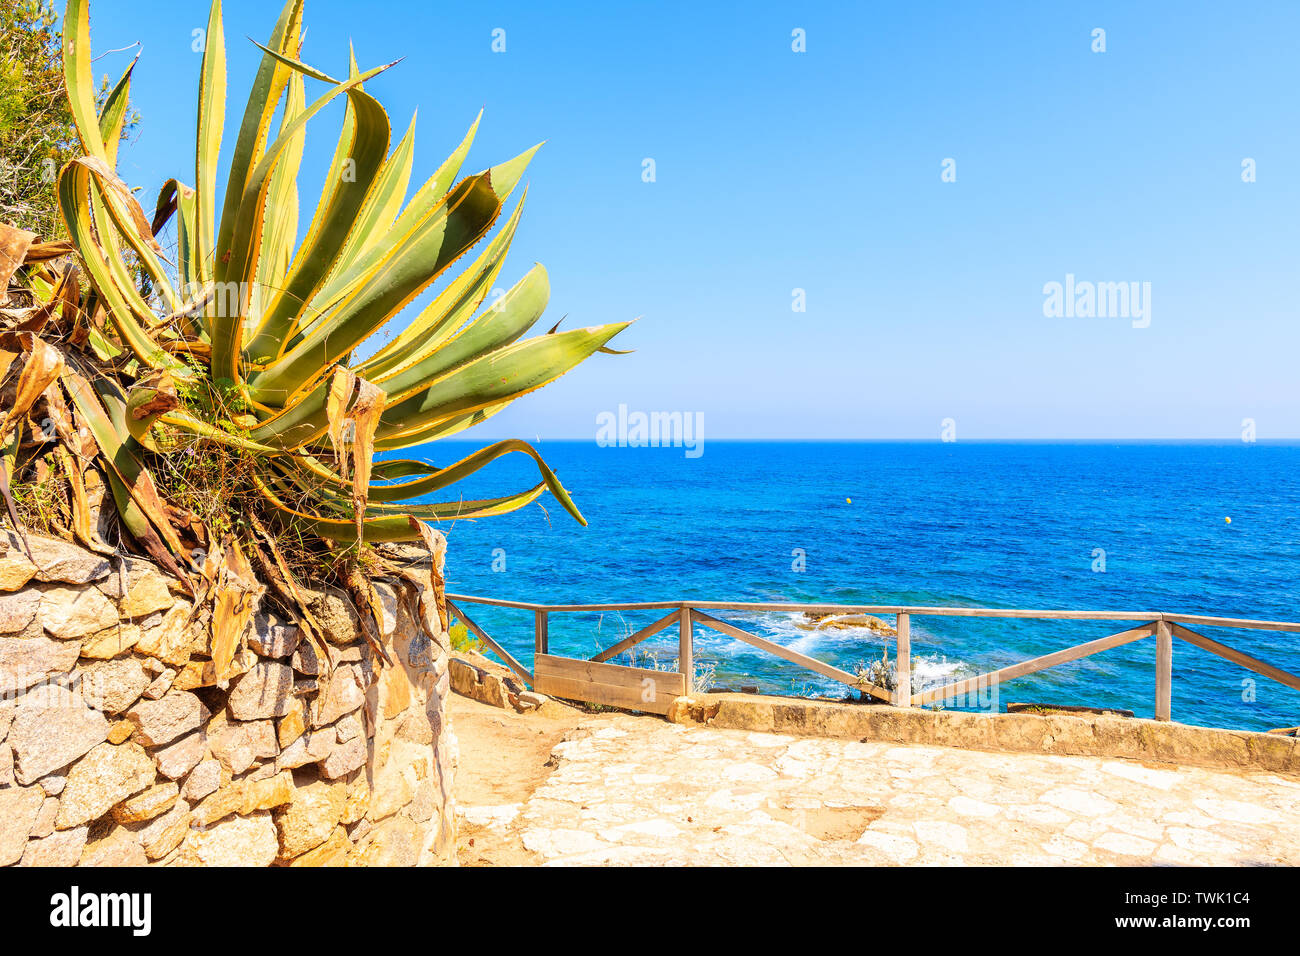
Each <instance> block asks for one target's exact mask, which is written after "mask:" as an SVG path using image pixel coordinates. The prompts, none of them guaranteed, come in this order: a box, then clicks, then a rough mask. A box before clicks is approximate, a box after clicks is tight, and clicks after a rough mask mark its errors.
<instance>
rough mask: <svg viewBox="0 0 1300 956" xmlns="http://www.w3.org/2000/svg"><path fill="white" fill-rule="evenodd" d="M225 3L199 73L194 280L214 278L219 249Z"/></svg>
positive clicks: (217, 3) (211, 23)
mask: <svg viewBox="0 0 1300 956" xmlns="http://www.w3.org/2000/svg"><path fill="white" fill-rule="evenodd" d="M223 32H224V28H223V27H222V23H221V0H213V3H212V10H211V11H210V12H209V14H208V28H207V33H206V34H205V39H206V43H205V46H204V50H203V66H202V68H201V69H200V71H199V119H198V126H199V128H198V137H197V139H196V140H195V156H194V192H195V210H194V225H193V228H192V230H191V234H192V236H193V239H192V243H191V249H190V251H189V255H188V256H187V257H186V258H187V264H188V265H189V271H190V274H191V277H192V278H191V280H190V281H202V280H205V279H210V278H212V275H213V272H212V259H213V257H214V248H215V242H216V239H215V235H216V234H215V229H216V222H215V219H216V197H217V161H218V159H219V157H220V155H221V132H222V124H223V123H224V122H225V118H226V42H225V38H224V37H223V35H222V34H223Z"/></svg>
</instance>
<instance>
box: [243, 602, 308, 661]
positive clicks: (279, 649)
mask: <svg viewBox="0 0 1300 956" xmlns="http://www.w3.org/2000/svg"><path fill="white" fill-rule="evenodd" d="M300 636H301V631H300V630H299V628H298V625H297V624H295V623H294V622H293V621H290V620H287V619H286V618H283V617H280V616H279V615H278V614H274V613H270V612H266V611H262V612H258V613H257V614H255V615H254V616H253V620H252V622H251V626H250V629H249V633H248V646H249V647H251V648H252V649H253V650H254V651H256V652H257V653H258V654H261V655H262V656H263V657H273V658H280V657H288V656H289V655H290V654H292V653H293V652H294V651H295V650H296V649H297V647H298V640H299V638H300Z"/></svg>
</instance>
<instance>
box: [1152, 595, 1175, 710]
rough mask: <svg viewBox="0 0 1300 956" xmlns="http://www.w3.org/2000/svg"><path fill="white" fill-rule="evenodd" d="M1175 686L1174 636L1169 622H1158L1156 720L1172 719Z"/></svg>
mask: <svg viewBox="0 0 1300 956" xmlns="http://www.w3.org/2000/svg"><path fill="white" fill-rule="evenodd" d="M1173 684H1174V636H1173V629H1172V628H1171V627H1170V626H1169V622H1168V621H1164V620H1161V621H1158V622H1156V720H1169V719H1171V714H1170V711H1171V709H1172V701H1173Z"/></svg>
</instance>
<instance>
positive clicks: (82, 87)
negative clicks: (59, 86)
mask: <svg viewBox="0 0 1300 956" xmlns="http://www.w3.org/2000/svg"><path fill="white" fill-rule="evenodd" d="M63 83H64V87H65V88H66V89H67V93H68V106H69V107H70V108H71V110H72V119H73V122H74V123H75V125H76V127H77V136H78V138H79V139H80V140H81V148H82V149H84V150H85V151H86V153H87V154H88V155H90V156H93V157H95V158H97V159H100V160H107V158H108V154H107V152H106V151H105V149H104V138H103V136H102V135H101V134H100V131H99V115H98V114H97V112H96V111H95V75H94V70H93V69H92V67H91V57H90V8H89V2H88V0H68V5H67V7H66V8H65V10H64V12H63Z"/></svg>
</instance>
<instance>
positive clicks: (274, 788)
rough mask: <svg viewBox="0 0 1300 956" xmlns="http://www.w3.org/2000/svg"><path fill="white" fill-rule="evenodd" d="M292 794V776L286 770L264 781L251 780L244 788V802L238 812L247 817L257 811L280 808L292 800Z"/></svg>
mask: <svg viewBox="0 0 1300 956" xmlns="http://www.w3.org/2000/svg"><path fill="white" fill-rule="evenodd" d="M272 769H274V768H272ZM293 794H294V786H293V774H292V773H290V772H289V771H288V770H284V771H281V772H280V773H276V774H274V775H273V776H269V777H267V778H265V779H264V780H253V781H250V782H249V783H247V784H245V786H244V802H243V804H242V806H241V807H240V810H239V812H240V813H242V814H244V815H245V816H247V815H248V814H250V813H253V812H255V811H257V810H270V809H273V808H274V807H280V806H283V805H284V804H286V803H289V802H290V801H291V800H292V799H293Z"/></svg>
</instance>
